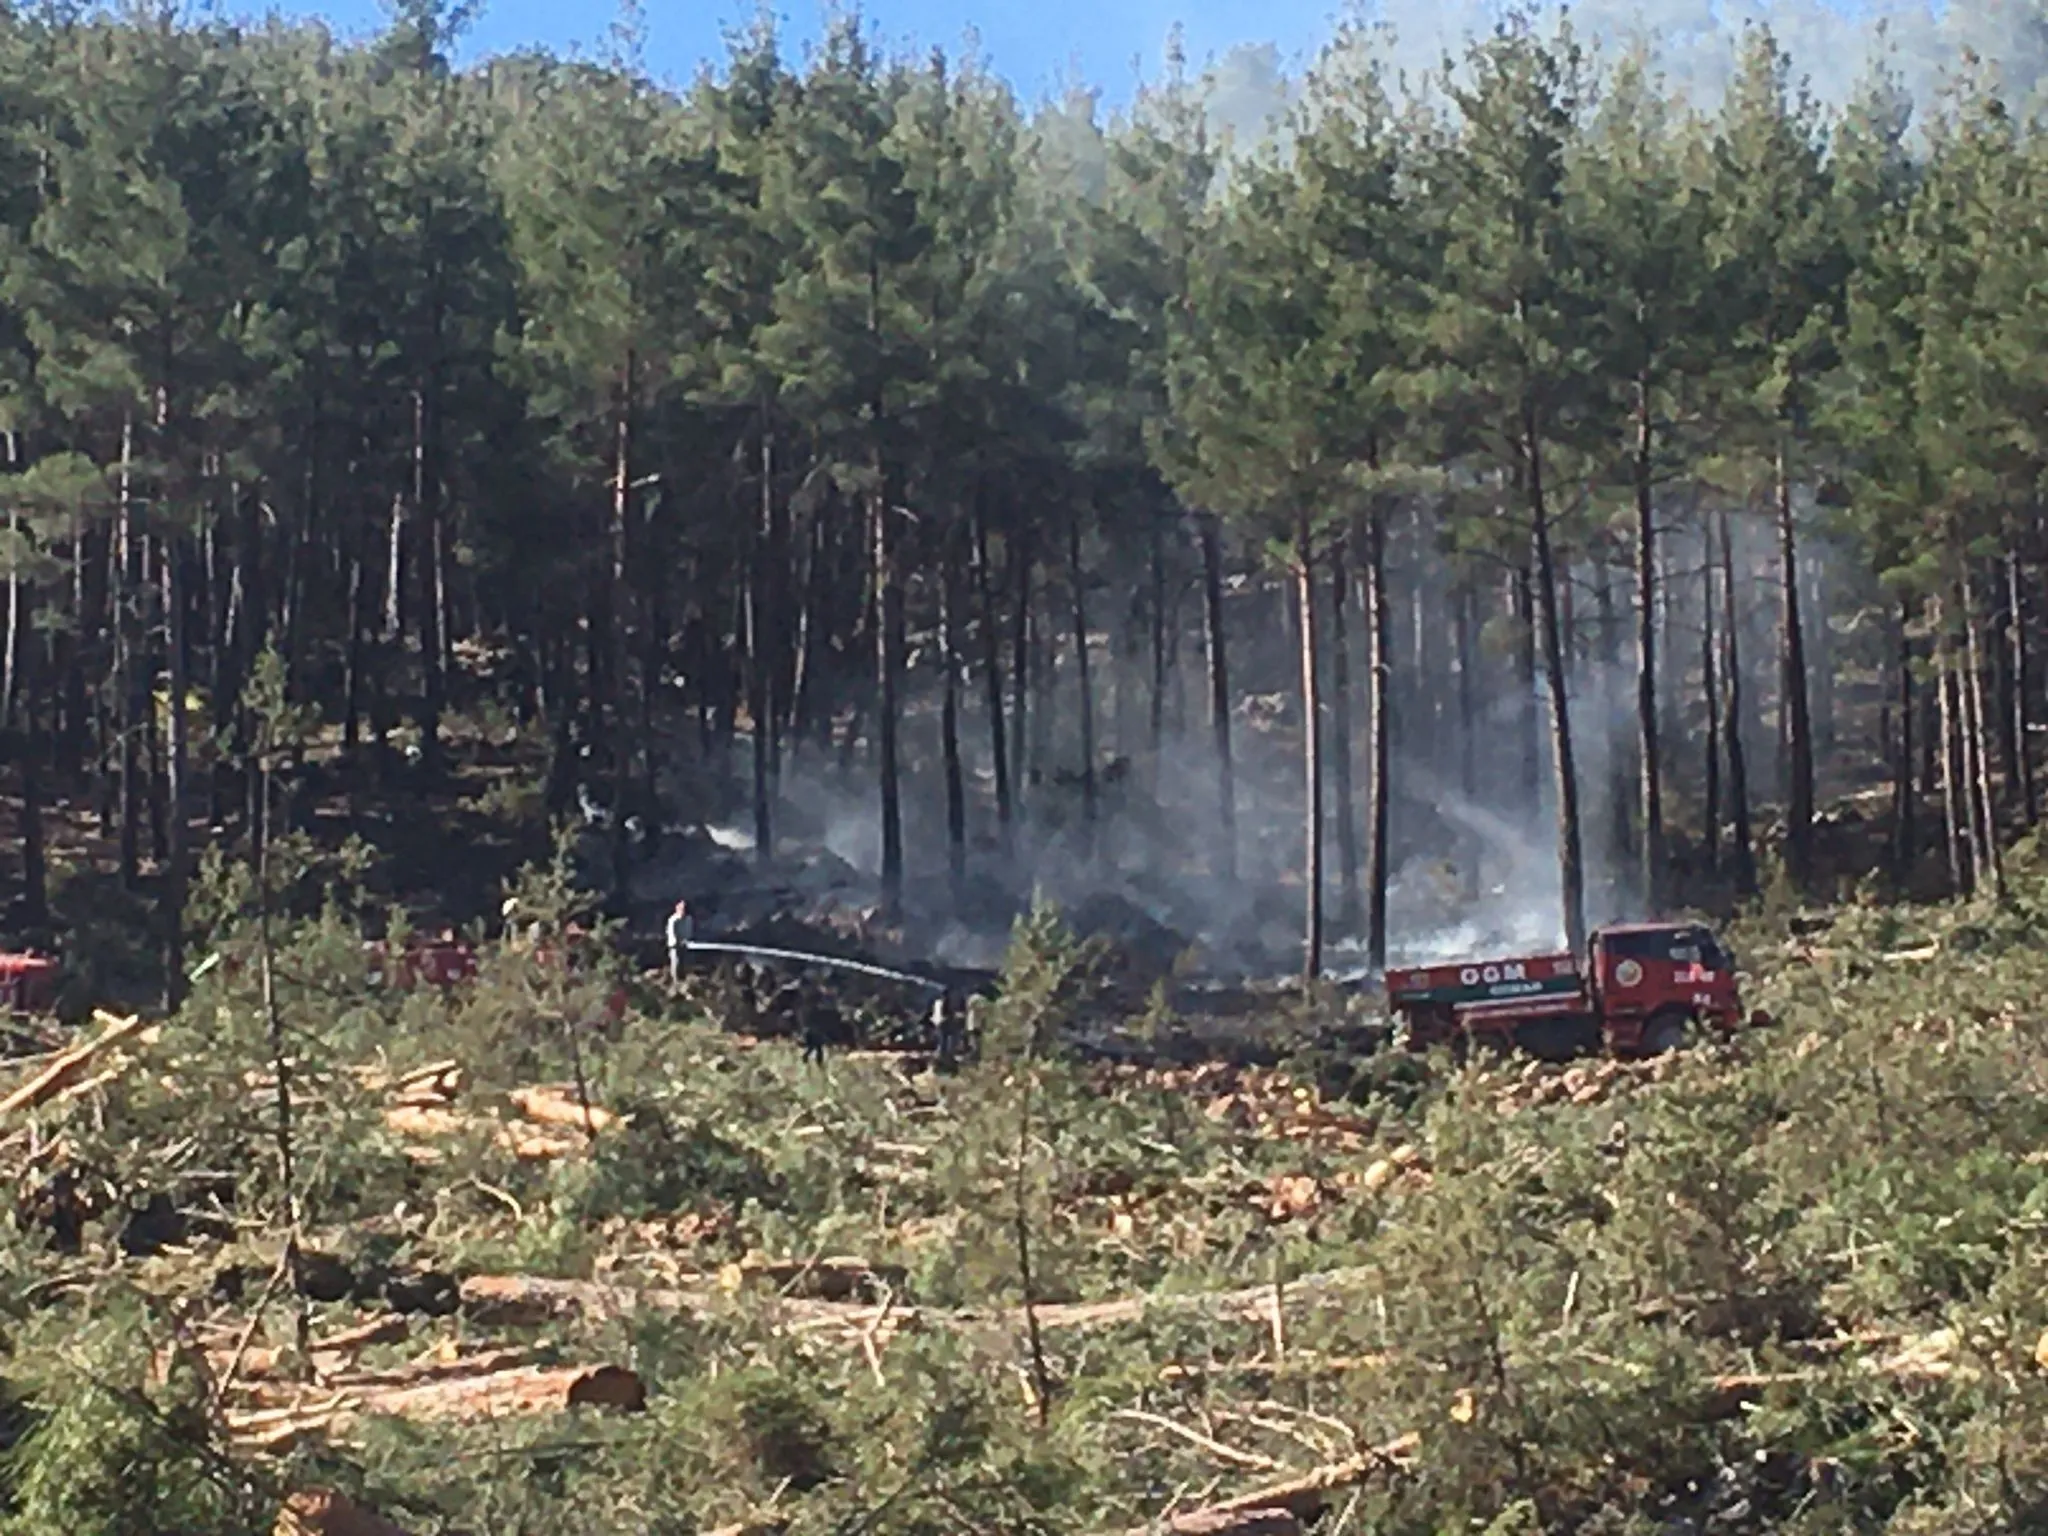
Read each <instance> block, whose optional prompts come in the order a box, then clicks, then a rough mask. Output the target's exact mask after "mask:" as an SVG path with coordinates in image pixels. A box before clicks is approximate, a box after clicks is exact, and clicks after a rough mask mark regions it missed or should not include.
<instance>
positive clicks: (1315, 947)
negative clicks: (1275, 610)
mask: <svg viewBox="0 0 2048 1536" xmlns="http://www.w3.org/2000/svg"><path fill="white" fill-rule="evenodd" d="M1294 559H1295V566H1294V580H1295V598H1296V606H1297V613H1298V621H1299V630H1298V632H1299V634H1300V636H1301V758H1302V767H1303V773H1304V776H1305V778H1306V788H1307V802H1308V814H1307V818H1306V828H1305V832H1306V837H1307V843H1308V847H1307V850H1306V855H1307V856H1306V862H1305V865H1304V868H1303V870H1302V876H1303V881H1304V883H1305V885H1306V886H1307V896H1308V901H1307V908H1308V910H1307V933H1306V935H1305V940H1304V945H1303V949H1302V960H1301V974H1302V979H1303V981H1305V982H1314V981H1315V980H1316V978H1317V977H1319V976H1321V975H1322V973H1323V731H1322V697H1321V693H1320V690H1319V688H1318V686H1317V677H1316V672H1317V667H1316V584H1315V550H1314V546H1313V544H1312V543H1311V541H1310V538H1309V528H1308V518H1307V517H1306V516H1302V517H1301V518H1300V519H1299V520H1298V521H1297V523H1296V526H1295V535H1294Z"/></svg>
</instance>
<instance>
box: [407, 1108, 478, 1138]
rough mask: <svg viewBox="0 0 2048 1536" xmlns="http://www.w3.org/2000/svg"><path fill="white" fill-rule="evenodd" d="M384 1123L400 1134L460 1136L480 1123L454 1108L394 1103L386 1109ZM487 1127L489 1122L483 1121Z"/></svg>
mask: <svg viewBox="0 0 2048 1536" xmlns="http://www.w3.org/2000/svg"><path fill="white" fill-rule="evenodd" d="M384 1124H385V1127H386V1128H387V1129H389V1130H392V1131H395V1132H397V1133H398V1134H399V1135H400V1136H458V1135H460V1134H461V1133H462V1132H464V1131H466V1130H470V1129H472V1128H473V1127H475V1126H477V1125H478V1124H479V1122H478V1121H476V1120H475V1119H473V1118H472V1117H470V1116H468V1115H459V1114H457V1113H456V1112H455V1111H454V1110H452V1109H439V1108H435V1107H432V1106H429V1105H423V1104H394V1105H392V1106H391V1108H389V1109H387V1110H385V1111H384ZM483 1124H484V1127H485V1128H486V1129H488V1128H489V1123H488V1122H483Z"/></svg>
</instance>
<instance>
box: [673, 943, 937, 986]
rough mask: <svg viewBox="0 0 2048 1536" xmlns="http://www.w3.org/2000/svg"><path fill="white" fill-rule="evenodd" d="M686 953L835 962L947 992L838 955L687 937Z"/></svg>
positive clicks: (933, 983)
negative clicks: (721, 942) (713, 942)
mask: <svg viewBox="0 0 2048 1536" xmlns="http://www.w3.org/2000/svg"><path fill="white" fill-rule="evenodd" d="M682 952H683V953H684V954H685V955H694V954H700V953H705V952H709V953H713V954H721V955H752V956H755V957H756V958H758V959H762V960H793V961H795V962H797V963H798V964H799V965H832V966H838V967H839V968H840V969H841V970H847V971H859V972H860V973H861V974H862V975H864V976H879V977H881V978H882V979H883V980H885V981H905V982H909V983H910V984H911V985H912V986H914V987H924V988H926V989H927V990H929V991H932V992H944V991H947V990H948V988H947V986H946V984H945V983H944V982H943V981H933V980H932V979H931V978H930V977H929V976H913V975H912V974H911V973H910V972H908V971H892V970H890V969H888V968H887V967H886V966H880V965H869V964H867V963H866V962H864V961H860V960H843V959H841V958H840V957H839V956H837V955H812V954H805V953H804V952H803V951H801V950H795V949H767V948H764V947H763V946H761V945H758V944H712V943H706V942H703V941H702V940H698V939H690V940H686V941H685V942H684V944H683V946H682Z"/></svg>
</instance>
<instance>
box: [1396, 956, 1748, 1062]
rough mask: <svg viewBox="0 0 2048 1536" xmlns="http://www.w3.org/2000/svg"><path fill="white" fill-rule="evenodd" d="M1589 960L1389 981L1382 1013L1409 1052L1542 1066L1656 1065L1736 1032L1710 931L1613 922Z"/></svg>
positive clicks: (1493, 963)
mask: <svg viewBox="0 0 2048 1536" xmlns="http://www.w3.org/2000/svg"><path fill="white" fill-rule="evenodd" d="M1589 949H1590V954H1589V955H1588V956H1587V957H1586V959H1584V960H1583V961H1582V960H1581V959H1580V958H1579V957H1578V956H1576V955H1572V954H1568V953H1566V954H1541V955H1523V956H1516V957H1514V958H1511V959H1505V960H1467V961H1461V962H1459V963H1457V964H1452V965H1429V966H1417V967H1413V968H1410V969H1405V970H1390V971H1388V972H1387V1003H1388V1006H1389V1007H1391V1008H1392V1009H1393V1010H1394V1012H1395V1013H1396V1014H1397V1015H1398V1016H1399V1017H1400V1018H1401V1020H1402V1021H1403V1022H1404V1023H1405V1024H1406V1025H1407V1031H1408V1043H1409V1045H1410V1046H1411V1048H1413V1049H1417V1050H1424V1049H1427V1048H1428V1047H1430V1046H1432V1045H1437V1044H1444V1043H1460V1042H1464V1041H1470V1040H1479V1041H1485V1042H1488V1043H1491V1044H1496V1045H1500V1046H1519V1047H1521V1048H1522V1049H1523V1050H1526V1051H1528V1052H1529V1053H1530V1054H1532V1055H1536V1056H1542V1057H1545V1058H1550V1059H1557V1058H1561V1057H1565V1056H1571V1055H1576V1054H1578V1053H1580V1052H1582V1051H1588V1050H1596V1049H1599V1048H1601V1047H1603V1046H1604V1047H1605V1048H1606V1049H1608V1050H1610V1051H1613V1052H1614V1053H1615V1054H1616V1055H1623V1056H1654V1055H1660V1054H1662V1053H1663V1052H1665V1051H1671V1050H1677V1049H1679V1048H1680V1047H1682V1046H1684V1045H1686V1044H1687V1043H1688V1042H1689V1041H1691V1040H1692V1039H1694V1038H1695V1037H1696V1036H1697V1035H1698V1034H1699V1032H1701V1031H1702V1030H1719V1031H1727V1030H1732V1029H1734V1028H1736V1027H1737V1026H1738V1025H1739V1024H1740V1023H1741V1022H1742V1001H1741V998H1740V995H1739V993H1738V991H1737V988H1736V983H1735V963H1734V961H1733V960H1732V959H1731V958H1730V956H1729V955H1728V952H1727V951H1726V950H1725V949H1723V948H1722V947H1721V944H1720V941H1719V940H1718V939H1716V938H1715V937H1714V935H1713V933H1712V932H1710V931H1709V930H1708V929H1706V928H1702V927H1700V926H1698V925H1697V924H1688V923H1617V924H1614V925H1612V926H1610V927H1606V928H1600V929H1596V930H1595V931H1594V933H1593V936H1592V940H1591V943H1590V945H1589Z"/></svg>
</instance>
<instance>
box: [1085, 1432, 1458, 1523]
mask: <svg viewBox="0 0 2048 1536" xmlns="http://www.w3.org/2000/svg"><path fill="white" fill-rule="evenodd" d="M1421 1444H1422V1437H1421V1436H1420V1435H1418V1434H1412V1433H1411V1434H1406V1435H1403V1436H1402V1437H1401V1438H1400V1439H1398V1440H1394V1441H1390V1442H1389V1443H1388V1444H1386V1445H1383V1446H1377V1447H1375V1448H1374V1449H1372V1450H1369V1451H1363V1452H1361V1453H1360V1454H1358V1455H1356V1456H1350V1457H1346V1458H1345V1459H1344V1460H1343V1461H1339V1462H1333V1463H1331V1464H1330V1465H1328V1466H1324V1467H1317V1468H1316V1469H1315V1470H1314V1471H1312V1472H1306V1473H1303V1474H1302V1475H1301V1476H1300V1477H1292V1478H1288V1479H1287V1480H1286V1481H1285V1482H1279V1483H1269V1484H1268V1485H1267V1486H1265V1487H1264V1488H1259V1489H1255V1490H1254V1491H1252V1492H1250V1493H1246V1494H1240V1495H1239V1496H1238V1497H1236V1498H1234V1499H1222V1500H1219V1501H1217V1502H1216V1503H1214V1504H1205V1505H1204V1506H1202V1507H1201V1508H1200V1509H1192V1510H1186V1511H1183V1512H1182V1513H1180V1514H1177V1515H1169V1516H1166V1517H1165V1518H1163V1519H1160V1520H1155V1521H1153V1522H1152V1523H1151V1524H1149V1525H1141V1526H1138V1527H1135V1528H1134V1529H1132V1530H1130V1531H1128V1532H1126V1533H1125V1536H1162V1533H1163V1536H1285V1533H1287V1532H1288V1531H1290V1530H1292V1531H1299V1530H1300V1529H1301V1522H1302V1521H1305V1520H1313V1519H1315V1518H1316V1517H1317V1516H1319V1515H1320V1514H1322V1513H1323V1511H1324V1510H1325V1509H1327V1508H1328V1507H1329V1503H1330V1495H1331V1494H1333V1493H1337V1492H1340V1491H1341V1490H1343V1489H1346V1488H1355V1487H1357V1486H1358V1485H1359V1484H1360V1483H1364V1482H1370V1481H1371V1480H1372V1479H1373V1478H1375V1477H1383V1476H1392V1475H1394V1474H1396V1473H1399V1472H1402V1471H1405V1470H1406V1469H1407V1467H1408V1464H1409V1461H1410V1460H1411V1459H1412V1458H1413V1457H1414V1455H1415V1452H1416V1450H1417V1448H1418V1447H1420V1445H1421ZM1283 1517H1284V1518H1285V1519H1291V1520H1293V1521H1294V1522H1295V1524H1294V1525H1293V1526H1288V1525H1286V1524H1284V1523H1281V1522H1282V1520H1283Z"/></svg>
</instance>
